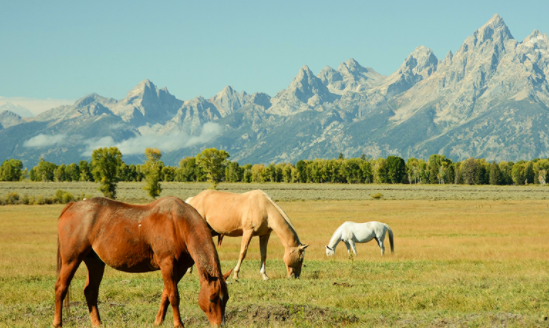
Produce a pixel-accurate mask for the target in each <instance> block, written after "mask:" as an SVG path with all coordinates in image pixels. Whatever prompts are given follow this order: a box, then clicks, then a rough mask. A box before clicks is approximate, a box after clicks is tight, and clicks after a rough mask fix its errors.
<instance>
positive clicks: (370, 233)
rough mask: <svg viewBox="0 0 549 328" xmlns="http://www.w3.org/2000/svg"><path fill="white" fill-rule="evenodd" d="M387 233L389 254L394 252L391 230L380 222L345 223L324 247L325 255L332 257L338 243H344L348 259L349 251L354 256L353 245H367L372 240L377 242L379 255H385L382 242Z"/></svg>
mask: <svg viewBox="0 0 549 328" xmlns="http://www.w3.org/2000/svg"><path fill="white" fill-rule="evenodd" d="M387 232H389V242H390V243H391V253H393V252H394V246H393V230H391V228H390V227H389V226H388V225H386V224H385V223H381V222H376V221H372V222H366V223H356V222H350V221H348V222H345V223H343V224H342V225H340V226H339V228H337V230H336V231H335V232H334V234H333V235H332V238H331V239H330V243H329V244H328V246H326V255H327V256H332V255H334V254H335V248H336V246H337V244H339V242H340V241H343V242H344V243H345V246H347V253H349V258H350V257H351V249H352V250H353V253H354V254H355V256H356V246H355V243H367V242H369V241H370V240H372V239H375V240H376V241H377V244H378V245H379V248H380V249H381V255H384V254H385V246H384V245H383V241H384V240H385V233H387Z"/></svg>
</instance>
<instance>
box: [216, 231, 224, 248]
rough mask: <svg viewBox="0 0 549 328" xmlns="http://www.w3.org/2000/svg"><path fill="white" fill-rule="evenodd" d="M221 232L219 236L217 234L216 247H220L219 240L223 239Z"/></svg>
mask: <svg viewBox="0 0 549 328" xmlns="http://www.w3.org/2000/svg"><path fill="white" fill-rule="evenodd" d="M223 236H224V235H223V234H219V236H217V248H219V247H221V242H222V241H223Z"/></svg>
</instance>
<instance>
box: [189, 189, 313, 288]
mask: <svg viewBox="0 0 549 328" xmlns="http://www.w3.org/2000/svg"><path fill="white" fill-rule="evenodd" d="M186 202H187V203H189V204H190V205H192V206H193V207H194V208H196V210H197V211H198V213H200V215H202V217H203V218H204V219H205V220H206V222H208V224H209V225H210V228H211V229H212V234H213V235H220V241H219V243H221V238H222V236H229V237H239V236H242V243H241V247H240V258H239V259H238V263H237V265H236V267H235V268H234V278H235V279H238V273H239V272H240V265H241V264H242V261H243V260H244V258H245V257H246V252H247V250H248V245H249V244H250V241H251V239H252V237H254V236H259V246H260V249H261V269H260V271H259V272H260V274H261V276H262V277H263V279H264V280H267V279H269V277H268V276H267V274H266V272H265V261H266V259H267V243H268V242H269V237H270V235H271V232H272V231H274V232H275V233H276V234H277V235H278V237H279V238H280V241H281V242H282V244H283V245H284V248H285V253H284V263H285V264H286V269H287V271H288V276H289V277H294V278H299V275H300V274H301V266H302V265H303V257H304V255H305V248H307V246H308V245H303V244H301V242H300V241H299V237H298V236H297V233H296V231H295V227H294V225H293V224H292V221H290V219H289V218H288V216H287V215H286V213H284V211H283V210H282V209H281V208H280V207H279V206H278V205H277V204H276V203H275V202H274V201H273V200H272V199H271V198H270V197H269V196H267V194H265V193H264V192H263V191H261V190H253V191H249V192H247V193H244V194H234V193H229V192H225V191H217V190H205V191H203V192H201V193H200V194H198V195H196V196H195V197H191V198H188V199H187V200H186Z"/></svg>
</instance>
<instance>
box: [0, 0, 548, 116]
mask: <svg viewBox="0 0 549 328" xmlns="http://www.w3.org/2000/svg"><path fill="white" fill-rule="evenodd" d="M495 13H498V14H499V15H500V16H501V17H503V19H504V21H505V23H506V24H507V26H508V27H509V29H510V31H511V33H512V34H513V36H514V37H515V39H517V40H520V41H521V40H523V39H524V38H525V37H526V36H527V35H529V34H530V33H531V32H532V31H533V30H534V29H538V30H540V31H541V32H543V33H549V19H548V16H547V13H549V1H547V0H544V1H521V2H518V1H516V0H515V1H507V0H500V1H478V0H476V1H469V0H465V1H452V2H449V1H420V0H416V1H384V2H383V1H375V2H374V1H345V0H341V1H337V2H335V1H167V0H166V1H122V0H121V1H102V0H99V1H7V0H0V31H1V33H0V105H2V104H3V103H5V102H8V101H11V102H13V103H15V104H21V105H23V106H25V104H27V105H26V107H27V108H29V109H31V110H32V111H34V112H35V113H36V112H40V111H43V110H45V109H47V107H49V106H51V107H53V106H54V104H55V106H58V105H59V104H61V103H70V102H73V101H74V100H76V99H78V98H81V97H84V96H86V95H88V94H90V93H94V92H95V93H98V94H100V95H102V96H105V97H112V98H116V99H122V98H124V97H125V95H126V93H127V92H128V91H129V90H131V89H132V88H133V87H134V86H135V85H137V84H138V83H139V82H140V81H142V80H144V79H150V80H151V81H152V82H153V83H154V84H156V85H157V86H158V87H164V86H166V87H167V88H168V90H169V91H170V93H172V94H173V95H174V96H176V97H177V98H179V99H182V100H189V99H191V98H194V97H197V96H199V95H200V96H203V97H205V98H209V97H211V96H213V95H214V94H216V93H217V92H219V91H221V90H222V89H223V87H225V86H226V85H231V86H233V87H234V88H235V89H236V90H237V91H246V92H248V93H253V92H266V93H268V94H269V95H271V96H274V95H275V94H276V93H277V92H278V91H280V90H282V89H284V88H286V87H287V86H288V84H290V82H291V81H292V79H293V77H294V76H295V75H296V74H297V72H298V70H299V68H300V67H302V66H303V65H308V66H309V68H311V70H312V71H313V72H314V73H315V74H317V73H318V72H319V71H320V70H321V69H322V68H323V67H324V66H326V65H329V66H332V67H334V68H337V66H338V65H339V64H340V63H341V62H343V61H345V60H347V59H349V58H354V59H356V60H357V61H358V62H359V63H360V64H361V65H362V66H366V67H371V68H373V69H374V70H376V71H377V72H379V73H381V74H383V75H389V74H391V73H392V72H394V71H395V70H397V69H398V67H399V66H400V65H401V64H402V62H403V61H404V59H405V58H406V57H407V55H408V54H409V53H410V52H412V51H413V50H414V49H415V48H416V47H417V46H420V45H424V46H426V47H428V48H431V49H432V50H433V51H434V53H435V55H436V56H437V57H438V58H439V59H441V60H442V59H444V57H445V56H446V53H447V52H448V51H449V50H451V51H453V52H455V51H456V50H457V49H458V48H459V47H460V46H461V44H462V43H463V41H464V40H465V38H467V37H468V36H470V35H471V34H472V33H473V32H474V31H475V30H476V29H478V28H479V27H481V26H482V25H483V24H484V23H486V22H487V21H488V20H489V19H490V18H491V17H492V16H493V15H494V14H495ZM21 101H27V102H26V103H25V104H22V103H21ZM37 108H40V109H37ZM44 108H45V109H44Z"/></svg>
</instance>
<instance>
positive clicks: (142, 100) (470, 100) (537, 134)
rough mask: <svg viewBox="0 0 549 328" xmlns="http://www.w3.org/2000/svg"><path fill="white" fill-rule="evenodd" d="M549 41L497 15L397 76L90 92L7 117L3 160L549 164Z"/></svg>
mask: <svg viewBox="0 0 549 328" xmlns="http://www.w3.org/2000/svg"><path fill="white" fill-rule="evenodd" d="M548 75H549V38H548V37H547V35H546V34H544V33H541V32H539V31H537V30H534V31H533V32H532V34H530V35H529V36H527V37H526V38H525V39H524V40H523V41H517V40H515V39H514V38H513V36H512V34H511V32H510V30H509V29H508V27H507V26H506V24H505V22H504V21H503V19H502V18H501V17H500V16H499V15H497V14H496V15H494V16H493V17H492V18H491V19H490V20H489V21H488V22H487V23H486V24H484V25H483V26H482V27H480V28H479V29H478V30H476V31H474V33H473V34H472V35H471V36H469V37H468V38H466V39H465V41H464V43H463V44H462V45H461V47H460V48H459V49H458V50H457V51H456V53H455V54H453V53H452V52H449V53H448V54H447V55H446V57H445V58H444V59H443V60H442V61H441V60H439V59H438V58H437V57H436V56H435V54H434V53H433V51H432V50H431V49H429V48H426V47H424V46H419V47H417V48H416V49H415V50H414V51H412V52H411V53H410V54H409V55H408V57H407V58H406V59H405V60H404V62H403V63H402V65H401V66H400V67H399V68H398V69H397V70H396V71H395V72H394V73H392V74H391V75H389V76H383V75H381V74H379V73H377V72H376V71H375V70H373V69H372V68H368V67H363V66H361V65H360V64H359V63H358V62H357V61H356V60H354V59H349V60H347V61H345V62H343V63H341V64H340V65H339V66H338V67H337V69H334V68H332V67H329V66H327V67H325V68H323V69H322V70H321V71H320V72H319V73H318V74H316V75H315V74H314V73H313V72H312V71H311V70H310V69H309V67H307V66H303V67H302V68H301V69H300V70H299V72H298V73H297V75H296V76H295V77H294V79H293V81H292V82H291V83H290V84H289V85H288V87H287V88H286V89H284V90H281V91H280V92H278V93H277V94H276V95H275V96H273V97H271V96H269V95H267V94H266V93H254V94H248V93H246V92H244V91H243V92H237V91H236V90H234V89H233V88H232V87H231V86H227V87H225V88H224V89H223V90H221V91H220V92H219V93H218V94H216V95H215V96H213V97H211V98H209V99H205V98H203V97H197V98H194V99H190V100H187V101H183V100H179V99H177V98H176V97H175V96H173V95H171V94H170V93H169V92H168V90H167V89H166V88H162V89H158V88H157V87H156V86H155V85H154V84H153V83H152V82H151V81H149V80H145V81H142V82H141V83H139V84H138V85H137V86H136V87H135V88H133V89H132V90H131V91H130V92H128V94H127V96H126V97H125V98H124V99H121V100H116V99H112V98H105V97H102V96H100V95H97V94H91V95H88V96H86V97H84V98H82V99H80V100H78V101H76V102H75V103H74V104H73V105H70V106H61V107H57V108H53V109H51V110H49V111H46V112H44V113H42V114H40V115H38V116H35V117H26V118H25V117H22V116H21V115H17V114H16V113H13V111H10V110H9V109H8V110H6V111H3V112H1V113H0V140H1V142H2V147H1V148H0V160H4V159H7V158H18V159H21V160H23V161H24V163H25V165H34V164H35V163H36V162H37V161H38V160H39V158H40V157H43V158H44V159H45V160H49V161H52V162H56V163H62V162H64V163H72V162H77V161H78V160H80V159H89V155H90V153H91V151H92V150H93V149H95V148H97V147H102V146H117V147H119V148H120V150H121V152H122V154H123V155H124V160H125V161H126V162H136V163H138V162H141V161H142V154H143V152H144V148H145V147H157V148H159V149H160V150H162V152H163V154H164V155H163V157H162V159H163V160H164V162H165V163H167V164H171V165H174V164H177V163H178V162H179V160H180V159H181V158H182V157H185V156H194V155H195V154H196V153H198V152H200V151H201V149H204V148H209V147H216V148H218V149H225V150H227V151H228V152H229V153H230V154H231V159H232V160H236V161H238V162H240V163H270V162H286V161H289V162H295V161H297V160H299V159H313V158H333V157H336V156H337V155H338V154H339V153H343V155H344V156H345V157H359V156H361V155H362V154H365V155H366V156H370V157H374V158H377V157H380V156H383V157H386V156H388V155H398V156H401V157H403V158H409V157H419V158H425V159H426V158H428V156H429V155H431V154H442V155H446V156H447V157H449V158H452V159H454V160H463V159H466V158H469V157H476V158H480V157H483V158H486V159H487V160H490V161H492V160H498V161H499V160H512V161H516V160H519V159H533V158H536V157H548V156H549V135H548V133H549V129H548V125H549V84H548V83H549V82H548V78H547V76H548Z"/></svg>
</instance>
